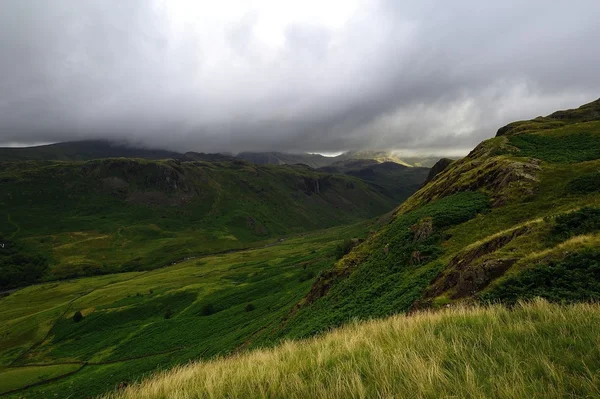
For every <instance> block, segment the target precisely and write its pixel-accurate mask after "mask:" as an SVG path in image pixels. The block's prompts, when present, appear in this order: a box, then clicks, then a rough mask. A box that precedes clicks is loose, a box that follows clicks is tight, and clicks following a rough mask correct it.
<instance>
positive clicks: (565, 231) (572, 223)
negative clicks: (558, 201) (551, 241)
mask: <svg viewBox="0 0 600 399" xmlns="http://www.w3.org/2000/svg"><path fill="white" fill-rule="evenodd" d="M598 230H600V208H582V209H580V210H578V211H575V212H571V213H566V214H564V215H560V216H558V217H557V218H556V222H555V225H554V227H553V228H552V236H553V238H556V239H559V240H567V239H569V238H571V237H574V236H577V235H581V234H589V233H593V232H596V231H598Z"/></svg>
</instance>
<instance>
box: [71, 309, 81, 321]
mask: <svg viewBox="0 0 600 399" xmlns="http://www.w3.org/2000/svg"><path fill="white" fill-rule="evenodd" d="M81 320H83V315H82V314H81V312H80V311H79V310H78V311H77V312H75V314H74V315H73V321H74V322H75V323H79V322H80V321H81Z"/></svg>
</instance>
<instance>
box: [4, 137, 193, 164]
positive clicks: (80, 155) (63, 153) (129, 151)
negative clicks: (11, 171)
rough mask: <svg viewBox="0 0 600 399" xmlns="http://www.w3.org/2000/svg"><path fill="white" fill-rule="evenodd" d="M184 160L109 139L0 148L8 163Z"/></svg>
mask: <svg viewBox="0 0 600 399" xmlns="http://www.w3.org/2000/svg"><path fill="white" fill-rule="evenodd" d="M118 157H123V158H143V159H168V158H173V159H183V158H184V156H183V155H182V154H179V153H177V152H173V151H166V150H160V149H145V148H137V147H133V146H128V145H124V144H118V143H113V142H110V141H107V140H85V141H71V142H65V143H56V144H48V145H41V146H36V147H19V148H0V162H2V161H4V162H7V161H48V160H57V161H89V160H91V159H98V158H118Z"/></svg>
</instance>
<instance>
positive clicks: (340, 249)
mask: <svg viewBox="0 0 600 399" xmlns="http://www.w3.org/2000/svg"><path fill="white" fill-rule="evenodd" d="M355 246H356V243H355V242H354V241H353V240H350V239H348V238H347V239H345V240H344V242H342V243H340V244H338V245H337V246H336V247H335V258H336V259H342V258H343V257H344V255H346V254H347V253H349V252H350V251H352V248H354V247H355Z"/></svg>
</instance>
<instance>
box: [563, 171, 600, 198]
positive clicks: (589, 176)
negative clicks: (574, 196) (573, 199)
mask: <svg viewBox="0 0 600 399" xmlns="http://www.w3.org/2000/svg"><path fill="white" fill-rule="evenodd" d="M567 188H568V191H569V192H570V193H571V192H572V193H581V194H589V193H595V192H599V191H600V172H595V173H586V174H584V175H581V176H579V177H576V178H575V179H573V180H571V181H570V182H569V184H568V186H567Z"/></svg>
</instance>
